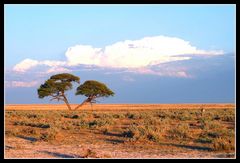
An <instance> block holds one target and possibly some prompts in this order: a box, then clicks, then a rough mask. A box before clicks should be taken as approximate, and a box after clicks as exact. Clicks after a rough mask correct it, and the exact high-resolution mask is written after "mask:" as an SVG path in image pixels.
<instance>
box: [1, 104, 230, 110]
mask: <svg viewBox="0 0 240 163" xmlns="http://www.w3.org/2000/svg"><path fill="white" fill-rule="evenodd" d="M76 106H77V104H71V107H72V108H75V107H76ZM202 108H204V109H225V108H231V109H233V108H235V104H231V103H219V104H216V103H210V104H93V107H92V109H94V110H148V109H150V110H156V109H202ZM89 109H91V106H90V105H84V106H82V107H81V108H79V110H89ZM5 110H67V107H66V105H65V104H8V105H5Z"/></svg>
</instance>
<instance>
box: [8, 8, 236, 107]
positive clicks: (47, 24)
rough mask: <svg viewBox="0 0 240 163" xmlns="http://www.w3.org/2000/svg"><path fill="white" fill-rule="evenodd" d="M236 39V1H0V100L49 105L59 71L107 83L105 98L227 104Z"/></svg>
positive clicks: (231, 91) (232, 88)
mask: <svg viewBox="0 0 240 163" xmlns="http://www.w3.org/2000/svg"><path fill="white" fill-rule="evenodd" d="M235 39H236V8H235V5H5V7H4V48H5V54H4V55H5V57H4V58H5V92H6V93H5V102H6V103H49V100H48V99H44V100H40V99H38V98H37V94H36V89H37V87H38V86H39V85H40V84H41V83H42V82H44V80H46V79H47V78H48V77H49V76H51V75H53V74H56V73H61V72H70V73H73V74H76V75H79V76H80V77H81V81H82V82H83V81H85V80H88V79H96V80H99V81H103V82H105V83H107V84H108V85H109V87H110V88H112V89H113V90H114V91H115V92H116V96H115V97H113V98H109V99H105V100H103V102H104V103H201V102H234V100H235V97H234V95H235V94H234V92H235V55H236V54H235V51H236V50H235V46H236V43H235ZM22 94H25V96H26V97H25V96H24V97H23V96H22ZM68 94H69V95H68V96H69V98H71V100H70V101H71V102H72V103H78V102H79V101H81V100H82V99H83V97H75V96H74V90H73V91H70V92H69V93H68Z"/></svg>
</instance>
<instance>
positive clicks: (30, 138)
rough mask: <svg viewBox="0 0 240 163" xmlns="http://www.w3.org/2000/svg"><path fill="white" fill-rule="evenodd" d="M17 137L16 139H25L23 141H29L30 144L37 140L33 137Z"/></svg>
mask: <svg viewBox="0 0 240 163" xmlns="http://www.w3.org/2000/svg"><path fill="white" fill-rule="evenodd" d="M17 137H18V138H22V139H25V140H28V141H30V142H35V141H37V139H36V138H34V137H28V136H17Z"/></svg>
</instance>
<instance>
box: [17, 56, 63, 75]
mask: <svg viewBox="0 0 240 163" xmlns="http://www.w3.org/2000/svg"><path fill="white" fill-rule="evenodd" d="M40 65H45V66H48V67H53V68H56V67H58V66H63V65H66V63H65V62H63V61H49V60H45V61H37V60H33V59H24V60H23V61H21V62H20V63H18V64H16V65H15V66H14V67H13V70H14V71H16V72H22V73H23V72H26V71H28V70H30V69H32V68H34V67H36V66H40Z"/></svg>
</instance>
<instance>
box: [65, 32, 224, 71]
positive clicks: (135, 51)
mask: <svg viewBox="0 0 240 163" xmlns="http://www.w3.org/2000/svg"><path fill="white" fill-rule="evenodd" d="M221 54H223V51H213V50H212V51H207V50H202V49H197V48H196V47H194V46H192V45H191V44H190V43H189V42H188V41H185V40H183V39H180V38H176V37H166V36H155V37H145V38H143V39H140V40H126V41H122V42H117V43H115V44H112V45H108V46H106V47H102V48H94V47H92V46H89V45H76V46H73V47H70V48H68V50H67V52H66V57H67V63H68V65H81V64H82V65H95V66H99V67H110V68H139V67H146V66H150V65H157V64H161V63H167V62H172V61H180V60H188V59H191V57H189V56H188V57H186V55H221Z"/></svg>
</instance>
